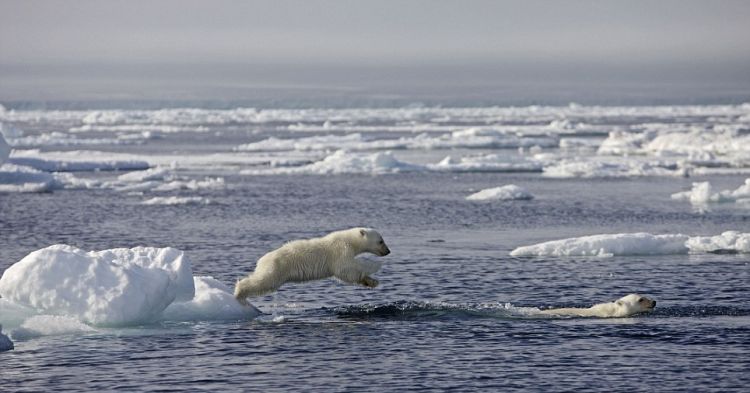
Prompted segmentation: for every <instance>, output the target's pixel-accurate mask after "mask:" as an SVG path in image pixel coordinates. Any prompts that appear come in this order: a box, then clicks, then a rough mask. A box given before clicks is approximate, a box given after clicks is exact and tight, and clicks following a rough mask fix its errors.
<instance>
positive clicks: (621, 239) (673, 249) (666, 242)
mask: <svg viewBox="0 0 750 393" xmlns="http://www.w3.org/2000/svg"><path fill="white" fill-rule="evenodd" d="M687 240H688V236H685V235H652V234H650V233H622V234H614V235H592V236H584V237H577V238H569V239H562V240H553V241H549V242H545V243H539V244H535V245H532V246H525V247H518V248H516V249H515V250H513V251H512V252H511V253H510V255H512V256H514V257H520V256H613V255H663V254H684V253H687V247H686V246H685V242H686V241H687Z"/></svg>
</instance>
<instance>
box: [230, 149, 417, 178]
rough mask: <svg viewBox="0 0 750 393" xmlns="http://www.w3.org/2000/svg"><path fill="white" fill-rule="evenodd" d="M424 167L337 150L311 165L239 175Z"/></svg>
mask: <svg viewBox="0 0 750 393" xmlns="http://www.w3.org/2000/svg"><path fill="white" fill-rule="evenodd" d="M423 170H425V167H424V166H421V165H416V164H410V163H406V162H403V161H399V160H398V159H396V158H395V157H394V156H393V153H391V152H389V151H386V152H378V153H371V154H361V153H353V152H348V151H345V150H338V151H336V152H334V153H332V154H330V155H328V156H327V157H326V158H324V159H322V160H320V161H316V162H314V163H312V164H308V165H303V166H299V167H279V168H270V169H259V170H257V169H252V170H244V171H242V172H240V173H242V174H245V175H263V174H274V175H275V174H314V175H327V174H343V173H370V174H385V173H398V172H413V171H423Z"/></svg>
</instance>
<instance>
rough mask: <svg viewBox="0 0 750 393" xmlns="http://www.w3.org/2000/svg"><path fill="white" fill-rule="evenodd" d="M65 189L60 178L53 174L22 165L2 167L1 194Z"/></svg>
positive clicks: (0, 172)
mask: <svg viewBox="0 0 750 393" xmlns="http://www.w3.org/2000/svg"><path fill="white" fill-rule="evenodd" d="M63 187H64V183H63V182H62V181H61V179H60V177H59V176H56V175H53V174H51V173H47V172H42V171H38V170H36V169H34V168H30V167H26V166H21V165H14V164H4V165H0V192H47V191H52V190H55V189H59V188H63Z"/></svg>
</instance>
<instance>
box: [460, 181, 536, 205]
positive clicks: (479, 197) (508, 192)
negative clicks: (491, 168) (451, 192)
mask: <svg viewBox="0 0 750 393" xmlns="http://www.w3.org/2000/svg"><path fill="white" fill-rule="evenodd" d="M533 198H534V196H533V195H531V193H530V192H528V191H526V189H525V188H522V187H519V186H517V185H515V184H508V185H507V186H502V187H494V188H487V189H484V190H481V191H479V192H476V193H474V194H471V195H469V196H467V197H466V199H467V200H470V201H485V200H506V201H507V200H530V199H533Z"/></svg>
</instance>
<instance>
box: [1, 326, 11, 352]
mask: <svg viewBox="0 0 750 393" xmlns="http://www.w3.org/2000/svg"><path fill="white" fill-rule="evenodd" d="M11 349H13V341H11V340H10V338H9V337H8V336H6V335H5V334H3V325H0V352H5V351H10V350H11Z"/></svg>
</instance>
